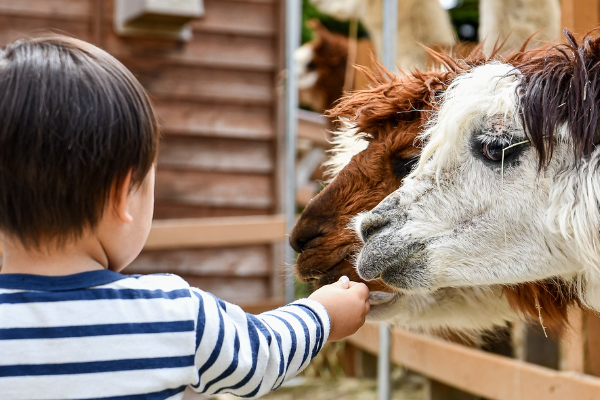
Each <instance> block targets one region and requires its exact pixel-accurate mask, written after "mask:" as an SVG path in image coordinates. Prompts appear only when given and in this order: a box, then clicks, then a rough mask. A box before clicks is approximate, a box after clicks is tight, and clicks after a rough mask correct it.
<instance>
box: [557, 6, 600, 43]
mask: <svg viewBox="0 0 600 400" xmlns="http://www.w3.org/2000/svg"><path fill="white" fill-rule="evenodd" d="M560 5H561V26H563V27H565V28H569V29H570V30H571V31H573V33H575V34H576V36H581V35H583V34H585V33H587V32H589V31H590V30H592V29H594V28H596V27H597V26H598V25H600V0H561V2H560Z"/></svg>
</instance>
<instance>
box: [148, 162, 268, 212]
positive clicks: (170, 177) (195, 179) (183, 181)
mask: <svg viewBox="0 0 600 400" xmlns="http://www.w3.org/2000/svg"><path fill="white" fill-rule="evenodd" d="M272 190H273V185H272V178H271V176H269V175H250V174H244V175H242V174H226V173H214V172H196V171H190V170H189V169H185V170H184V169H181V170H175V169H168V168H162V169H161V168H158V169H157V171H156V190H155V197H156V201H157V202H160V201H163V200H168V201H171V202H178V203H181V204H188V205H199V206H213V207H217V206H218V207H234V206H237V207H242V208H252V207H257V208H268V207H272V206H273V192H272Z"/></svg>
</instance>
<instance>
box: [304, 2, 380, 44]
mask: <svg viewBox="0 0 600 400" xmlns="http://www.w3.org/2000/svg"><path fill="white" fill-rule="evenodd" d="M311 19H318V20H319V21H321V23H322V24H323V25H324V26H325V27H326V28H327V29H329V30H330V31H331V32H337V33H341V34H342V35H346V36H348V32H349V31H350V23H349V22H348V21H339V20H337V19H335V18H333V17H331V16H329V15H327V14H323V13H322V12H320V11H319V10H317V8H316V7H315V6H313V5H312V3H311V2H310V1H309V0H302V43H306V42H310V41H311V40H312V39H313V35H314V31H313V30H312V29H311V28H309V27H307V26H306V22H307V21H310V20H311ZM367 36H368V34H367V31H366V30H365V28H364V27H363V26H362V25H361V24H358V37H359V38H363V37H367Z"/></svg>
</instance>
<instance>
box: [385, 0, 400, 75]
mask: <svg viewBox="0 0 600 400" xmlns="http://www.w3.org/2000/svg"><path fill="white" fill-rule="evenodd" d="M397 32H398V0H384V1H383V36H382V47H383V48H382V52H381V53H382V54H381V62H382V63H383V65H384V66H385V67H386V68H387V69H389V70H390V71H392V72H394V71H395V70H396V33H397Z"/></svg>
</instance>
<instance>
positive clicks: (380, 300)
mask: <svg viewBox="0 0 600 400" xmlns="http://www.w3.org/2000/svg"><path fill="white" fill-rule="evenodd" d="M399 296H400V293H388V292H379V291H373V292H371V293H369V304H370V305H371V307H375V306H381V305H385V304H388V303H390V302H392V301H394V300H396V298H397V297H399Z"/></svg>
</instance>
